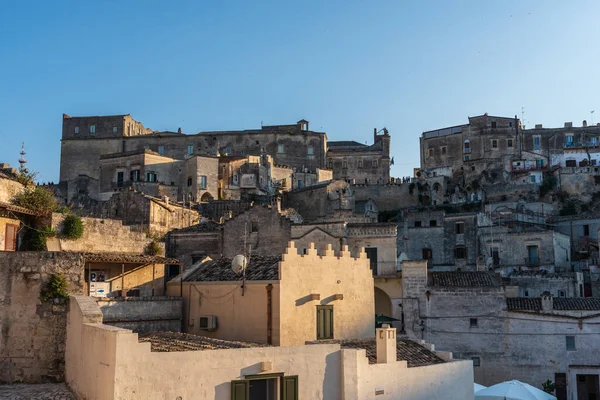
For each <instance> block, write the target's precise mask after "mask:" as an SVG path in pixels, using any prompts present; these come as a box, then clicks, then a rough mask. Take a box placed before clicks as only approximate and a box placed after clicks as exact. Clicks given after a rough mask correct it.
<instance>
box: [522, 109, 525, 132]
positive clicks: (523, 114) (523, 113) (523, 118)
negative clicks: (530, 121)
mask: <svg viewBox="0 0 600 400" xmlns="http://www.w3.org/2000/svg"><path fill="white" fill-rule="evenodd" d="M521 125H523V129H525V107H521Z"/></svg>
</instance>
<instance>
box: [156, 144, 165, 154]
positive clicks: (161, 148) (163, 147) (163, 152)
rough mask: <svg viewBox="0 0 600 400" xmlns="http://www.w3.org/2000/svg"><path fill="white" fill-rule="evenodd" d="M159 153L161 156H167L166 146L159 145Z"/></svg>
mask: <svg viewBox="0 0 600 400" xmlns="http://www.w3.org/2000/svg"><path fill="white" fill-rule="evenodd" d="M156 150H157V151H156V152H157V153H158V154H160V155H161V156H162V155H164V154H165V145H164V144H159V145H158V148H157V149H156Z"/></svg>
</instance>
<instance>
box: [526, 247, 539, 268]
mask: <svg viewBox="0 0 600 400" xmlns="http://www.w3.org/2000/svg"><path fill="white" fill-rule="evenodd" d="M527 261H528V263H529V264H533V265H536V264H539V263H540V259H539V254H538V247H537V246H527Z"/></svg>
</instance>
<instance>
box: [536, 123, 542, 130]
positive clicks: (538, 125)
mask: <svg viewBox="0 0 600 400" xmlns="http://www.w3.org/2000/svg"><path fill="white" fill-rule="evenodd" d="M542 128H543V126H542V124H535V129H542Z"/></svg>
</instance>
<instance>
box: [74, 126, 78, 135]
mask: <svg viewBox="0 0 600 400" xmlns="http://www.w3.org/2000/svg"><path fill="white" fill-rule="evenodd" d="M73 134H74V135H79V126H76V127H74V128H73Z"/></svg>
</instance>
